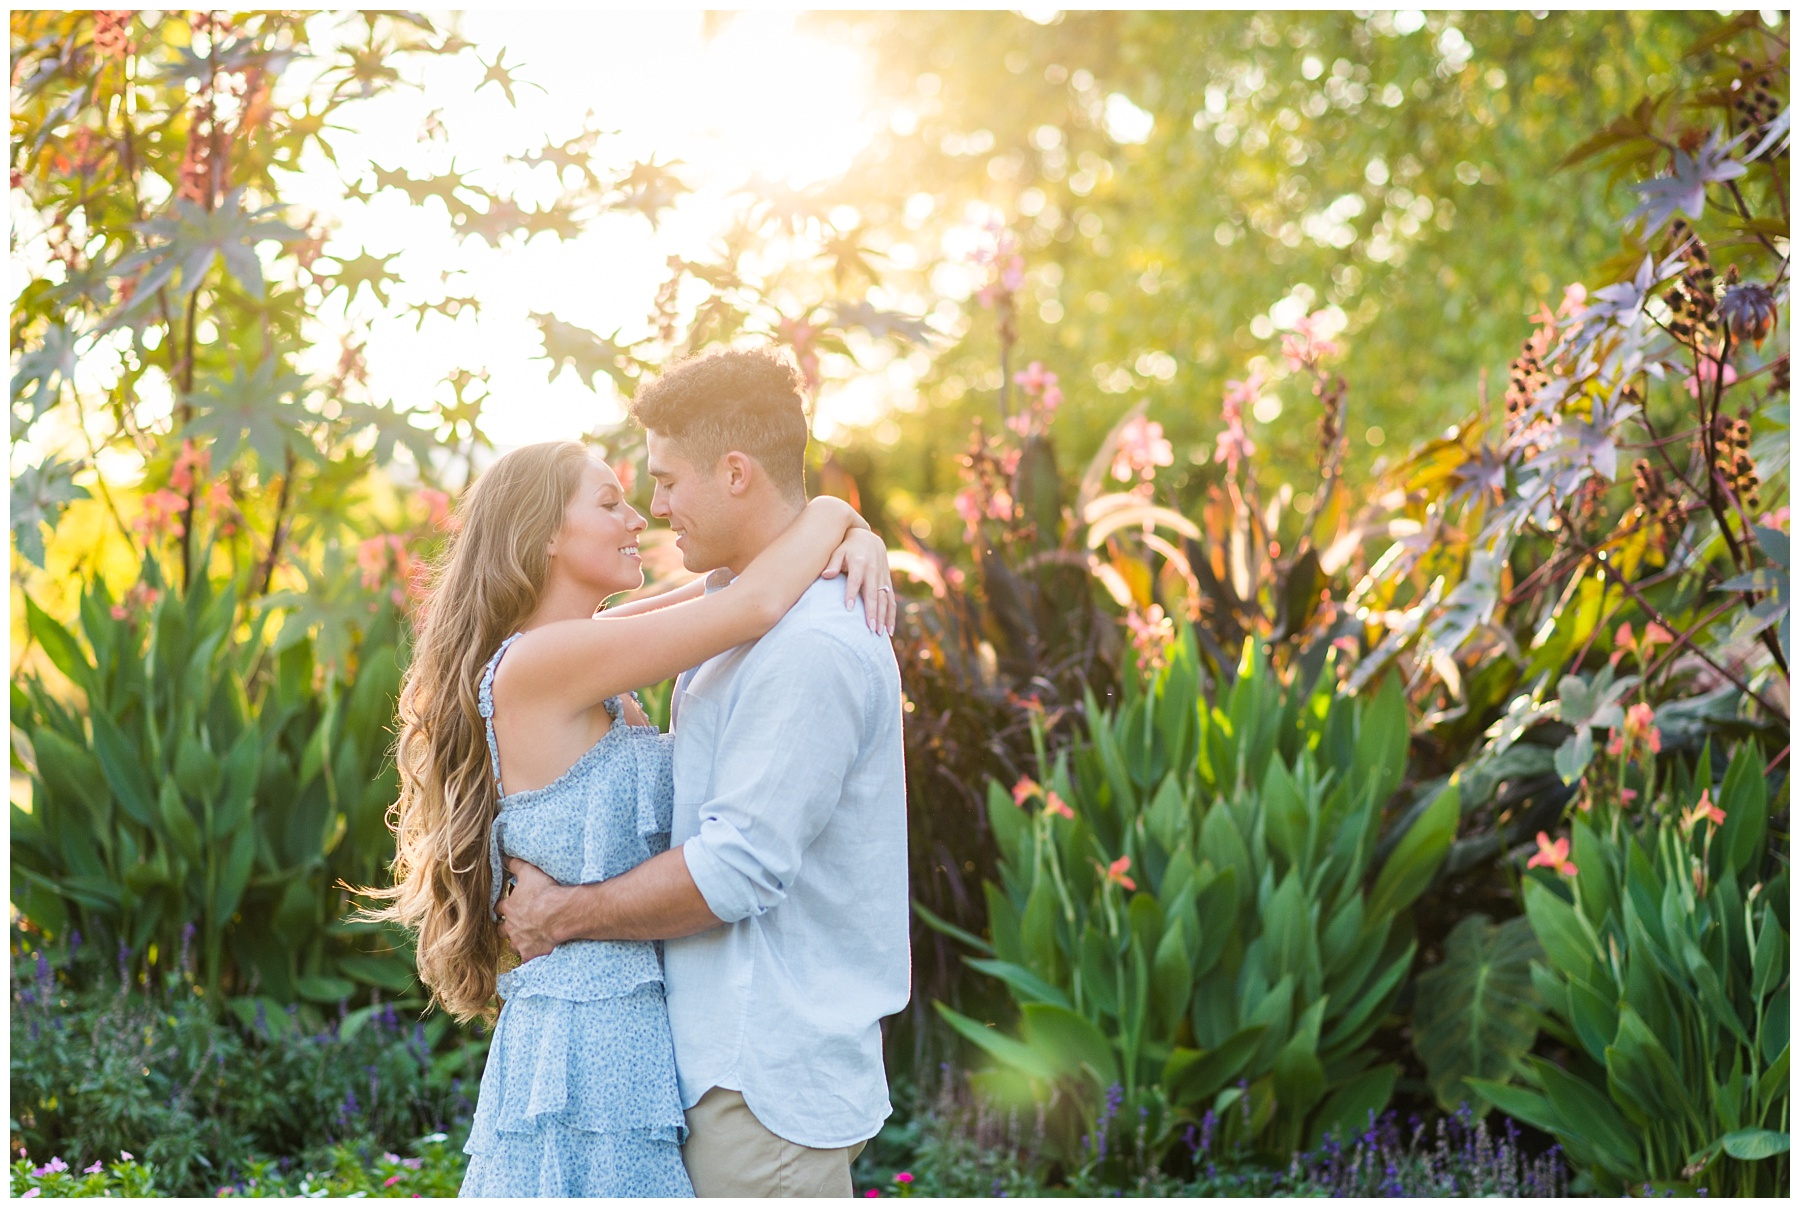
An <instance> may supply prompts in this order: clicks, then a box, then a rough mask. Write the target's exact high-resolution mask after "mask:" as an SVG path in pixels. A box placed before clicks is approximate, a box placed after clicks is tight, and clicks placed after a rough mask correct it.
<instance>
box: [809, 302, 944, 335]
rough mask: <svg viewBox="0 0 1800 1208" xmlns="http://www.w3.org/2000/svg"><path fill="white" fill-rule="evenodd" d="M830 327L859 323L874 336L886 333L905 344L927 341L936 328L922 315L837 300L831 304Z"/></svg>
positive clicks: (856, 325) (855, 325) (859, 325)
mask: <svg viewBox="0 0 1800 1208" xmlns="http://www.w3.org/2000/svg"><path fill="white" fill-rule="evenodd" d="M831 325H832V326H833V327H860V328H862V329H863V330H864V331H866V332H868V333H869V335H870V336H871V337H873V338H874V339H877V340H885V339H888V338H890V337H892V338H893V339H897V340H902V341H904V342H906V343H908V344H926V345H929V344H930V343H931V342H932V340H934V339H935V338H936V337H937V334H938V333H937V332H935V331H933V330H932V329H931V325H930V324H928V323H926V322H925V320H924V319H915V318H914V317H913V316H911V315H903V314H901V313H900V312H898V311H891V310H882V309H880V308H879V307H876V306H874V305H872V304H870V303H868V302H839V303H837V304H836V305H834V306H833V307H832V308H831Z"/></svg>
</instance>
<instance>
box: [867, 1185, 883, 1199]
mask: <svg viewBox="0 0 1800 1208" xmlns="http://www.w3.org/2000/svg"><path fill="white" fill-rule="evenodd" d="M880 1198H881V1191H880V1189H879V1188H876V1187H871V1188H869V1189H868V1190H867V1191H865V1192H863V1199H865V1200H876V1199H880Z"/></svg>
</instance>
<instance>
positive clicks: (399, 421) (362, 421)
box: [342, 403, 438, 466]
mask: <svg viewBox="0 0 1800 1208" xmlns="http://www.w3.org/2000/svg"><path fill="white" fill-rule="evenodd" d="M342 407H343V414H342V418H343V420H344V422H345V423H347V424H348V425H349V430H350V432H352V433H359V432H363V431H367V430H369V429H373V430H374V432H375V464H377V465H386V464H387V463H388V462H390V461H392V460H393V459H394V450H395V449H396V448H399V447H401V446H405V448H406V451H407V452H408V453H411V454H412V458H413V462H414V463H415V464H416V465H419V466H428V465H430V464H431V458H432V456H433V454H435V453H436V452H437V448H438V444H437V438H436V437H435V436H434V435H433V434H432V433H430V432H427V431H426V430H425V429H423V428H420V427H417V426H415V425H414V424H413V422H412V417H411V415H410V414H409V413H407V412H402V411H399V410H396V409H395V407H394V405H393V404H392V403H378V404H374V405H371V404H368V403H344V404H342Z"/></svg>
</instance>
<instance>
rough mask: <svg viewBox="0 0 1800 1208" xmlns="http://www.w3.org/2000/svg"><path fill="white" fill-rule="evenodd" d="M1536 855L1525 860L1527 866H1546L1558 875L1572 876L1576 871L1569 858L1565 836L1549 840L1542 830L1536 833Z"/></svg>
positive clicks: (1567, 842) (1567, 841)
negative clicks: (1553, 840)
mask: <svg viewBox="0 0 1800 1208" xmlns="http://www.w3.org/2000/svg"><path fill="white" fill-rule="evenodd" d="M1537 845H1538V850H1537V855H1535V856H1533V857H1531V859H1529V860H1527V861H1526V862H1525V867H1527V868H1548V869H1549V870H1550V871H1551V872H1554V873H1556V874H1558V875H1559V876H1564V877H1572V876H1574V875H1575V873H1576V871H1577V870H1576V868H1575V865H1574V863H1573V862H1572V861H1571V860H1570V859H1569V840H1568V837H1567V836H1564V837H1562V838H1560V839H1558V840H1557V841H1556V842H1554V843H1552V842H1550V836H1549V835H1547V834H1545V833H1544V832H1543V831H1539V832H1538V834H1537Z"/></svg>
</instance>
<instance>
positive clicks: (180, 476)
mask: <svg viewBox="0 0 1800 1208" xmlns="http://www.w3.org/2000/svg"><path fill="white" fill-rule="evenodd" d="M211 462H212V453H211V451H210V450H207V449H197V448H195V447H194V442H193V441H191V440H184V441H182V442H181V452H180V453H179V454H177V455H176V458H175V467H174V469H172V470H170V471H169V485H170V486H172V487H174V488H175V489H176V490H177V491H180V492H181V493H182V494H183V495H186V494H187V493H188V492H189V491H191V490H193V489H194V475H195V473H196V472H198V473H199V474H200V475H201V476H202V477H204V476H205V474H206V471H207V468H208V466H209V465H210V464H211Z"/></svg>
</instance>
